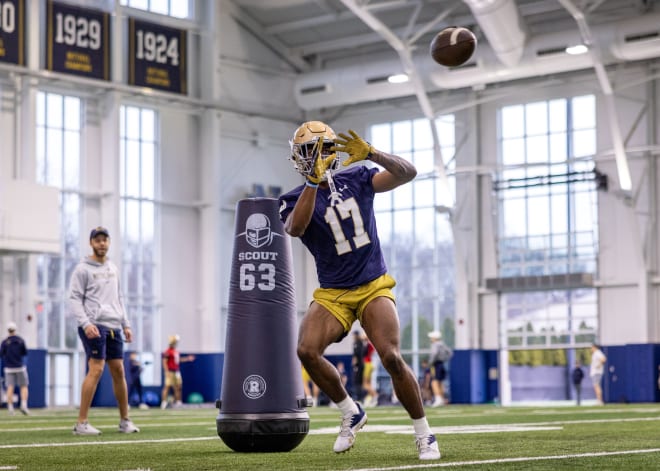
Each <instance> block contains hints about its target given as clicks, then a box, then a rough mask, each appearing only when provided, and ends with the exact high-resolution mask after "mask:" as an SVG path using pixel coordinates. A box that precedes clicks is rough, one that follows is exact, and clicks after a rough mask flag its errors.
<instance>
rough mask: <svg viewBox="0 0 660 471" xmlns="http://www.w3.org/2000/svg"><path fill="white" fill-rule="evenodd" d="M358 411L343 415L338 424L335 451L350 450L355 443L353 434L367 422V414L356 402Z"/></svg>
mask: <svg viewBox="0 0 660 471" xmlns="http://www.w3.org/2000/svg"><path fill="white" fill-rule="evenodd" d="M357 407H358V413H357V414H353V415H349V416H348V417H344V418H343V419H342V420H341V425H340V426H339V436H338V437H337V440H335V446H334V447H333V450H334V451H335V453H343V452H345V451H348V450H350V449H351V448H352V447H353V444H354V443H355V435H356V434H357V433H358V431H359V430H360V429H361V428H362V427H364V424H366V423H367V414H366V413H365V412H364V410H363V409H362V407H361V406H360V404H357Z"/></svg>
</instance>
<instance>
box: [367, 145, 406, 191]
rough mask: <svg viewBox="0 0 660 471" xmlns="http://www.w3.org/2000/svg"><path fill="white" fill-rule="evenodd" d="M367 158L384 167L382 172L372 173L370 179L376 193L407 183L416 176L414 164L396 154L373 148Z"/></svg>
mask: <svg viewBox="0 0 660 471" xmlns="http://www.w3.org/2000/svg"><path fill="white" fill-rule="evenodd" d="M369 160H371V161H373V162H376V163H377V164H378V165H380V166H381V167H383V168H384V169H385V171H384V172H378V173H377V174H376V175H374V178H373V180H372V184H373V187H374V191H375V192H376V193H382V192H384V191H390V190H393V189H394V188H396V187H397V186H400V185H403V184H404V183H408V182H409V181H411V180H412V179H413V178H415V176H417V169H416V168H415V166H414V165H413V164H412V163H411V162H409V161H407V160H406V159H404V158H403V157H399V156H398V155H394V154H388V153H387V152H383V151H380V150H378V149H373V150H372V152H371V155H370V156H369Z"/></svg>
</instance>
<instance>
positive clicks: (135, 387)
mask: <svg viewBox="0 0 660 471" xmlns="http://www.w3.org/2000/svg"><path fill="white" fill-rule="evenodd" d="M128 358H129V367H128V378H129V381H128V382H129V384H128V400H129V402H130V400H131V397H133V393H136V394H137V397H138V400H137V404H136V405H137V406H138V407H139V408H140V409H149V406H148V405H147V404H145V402H144V395H143V392H142V371H143V370H144V368H143V367H142V363H141V362H140V359H139V358H138V354H137V352H131V353H130V355H129V357H128Z"/></svg>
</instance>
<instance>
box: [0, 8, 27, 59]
mask: <svg viewBox="0 0 660 471" xmlns="http://www.w3.org/2000/svg"><path fill="white" fill-rule="evenodd" d="M0 62H10V63H12V64H18V65H25V0H0Z"/></svg>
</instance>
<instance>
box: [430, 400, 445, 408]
mask: <svg viewBox="0 0 660 471" xmlns="http://www.w3.org/2000/svg"><path fill="white" fill-rule="evenodd" d="M444 405H445V401H443V400H442V399H436V400H435V401H433V404H431V407H442V406H444Z"/></svg>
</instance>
